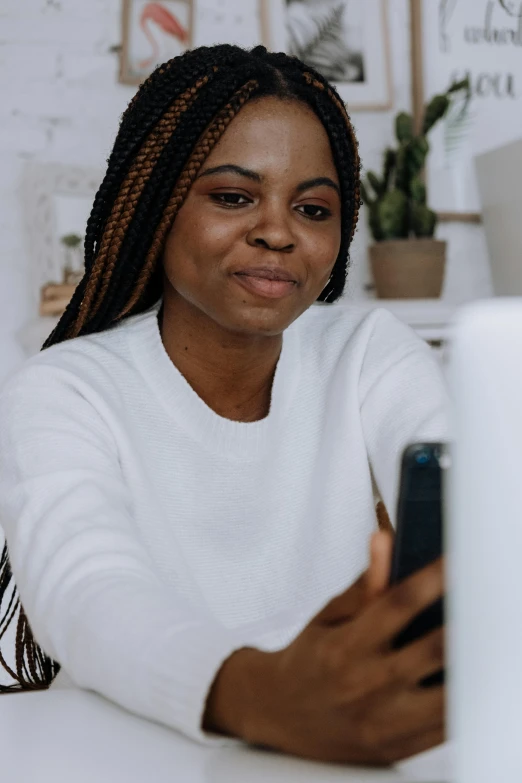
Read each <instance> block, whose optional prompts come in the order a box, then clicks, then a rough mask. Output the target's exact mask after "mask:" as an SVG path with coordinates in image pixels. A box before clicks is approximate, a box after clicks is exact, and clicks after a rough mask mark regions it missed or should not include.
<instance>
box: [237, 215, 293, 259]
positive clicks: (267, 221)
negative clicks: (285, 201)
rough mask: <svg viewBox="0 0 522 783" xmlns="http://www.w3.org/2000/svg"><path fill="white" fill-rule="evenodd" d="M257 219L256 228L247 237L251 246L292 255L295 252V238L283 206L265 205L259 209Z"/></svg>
mask: <svg viewBox="0 0 522 783" xmlns="http://www.w3.org/2000/svg"><path fill="white" fill-rule="evenodd" d="M257 217H258V219H257V221H256V224H255V226H253V227H252V228H251V230H250V231H249V232H248V235H247V242H248V244H249V245H251V246H253V247H263V248H265V249H266V250H274V251H277V252H279V253H291V252H292V250H294V248H295V244H296V243H295V237H294V235H293V233H292V231H291V228H290V225H289V222H288V219H287V217H286V215H285V213H284V207H283V206H282V205H280V204H279V205H277V204H272V205H265V207H264V208H260V209H259V211H258V215H257Z"/></svg>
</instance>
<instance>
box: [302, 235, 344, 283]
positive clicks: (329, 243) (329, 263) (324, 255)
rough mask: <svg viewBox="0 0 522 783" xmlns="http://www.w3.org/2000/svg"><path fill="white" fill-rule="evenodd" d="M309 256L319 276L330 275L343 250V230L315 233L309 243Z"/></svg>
mask: <svg viewBox="0 0 522 783" xmlns="http://www.w3.org/2000/svg"><path fill="white" fill-rule="evenodd" d="M307 245H308V247H307V255H308V257H309V259H310V261H311V263H312V264H313V265H314V267H315V269H317V272H318V273H319V274H329V273H330V271H331V269H332V267H333V265H334V264H335V262H336V261H337V257H338V255H339V251H340V249H341V228H340V226H339V228H335V227H333V228H332V229H331V230H327V231H324V232H319V231H315V232H313V234H312V235H311V236H310V238H309V241H308V243H307Z"/></svg>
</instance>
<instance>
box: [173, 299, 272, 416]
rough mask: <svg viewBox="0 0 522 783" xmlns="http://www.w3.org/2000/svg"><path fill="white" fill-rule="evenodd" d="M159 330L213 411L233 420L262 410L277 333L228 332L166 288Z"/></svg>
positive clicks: (180, 367)
mask: <svg viewBox="0 0 522 783" xmlns="http://www.w3.org/2000/svg"><path fill="white" fill-rule="evenodd" d="M160 332H161V339H162V341H163V345H164V347H165V350H166V352H167V354H168V356H169V357H170V359H171V361H172V362H173V363H174V364H175V365H176V367H177V368H178V370H179V371H180V372H181V374H182V375H183V376H184V378H185V379H186V381H187V382H188V383H189V384H190V385H191V386H192V388H193V389H194V391H195V392H196V394H197V395H198V396H199V397H201V399H202V400H203V401H204V402H205V403H206V404H207V405H208V406H209V408H211V409H212V410H213V411H214V412H215V413H217V414H218V415H220V416H223V417H224V418H227V419H231V420H233V421H258V420H260V419H263V418H265V417H266V416H267V415H268V412H269V409H270V399H271V391H272V383H273V379H274V373H275V369H276V367H277V362H278V359H279V356H280V353H281V347H282V335H275V336H270V337H267V336H261V335H251V334H239V333H233V332H230V331H228V330H226V329H224V328H223V327H221V326H220V325H219V324H217V323H216V322H215V321H213V320H212V319H211V318H210V317H209V316H207V315H206V314H205V313H202V312H201V310H198V309H197V308H196V307H194V306H193V305H191V304H190V303H189V302H187V301H186V300H184V299H183V298H182V297H180V296H178V295H177V294H174V295H172V294H168V293H167V292H165V296H164V299H163V307H162V312H161V316H160Z"/></svg>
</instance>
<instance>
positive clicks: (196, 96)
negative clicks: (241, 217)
mask: <svg viewBox="0 0 522 783" xmlns="http://www.w3.org/2000/svg"><path fill="white" fill-rule="evenodd" d="M265 96H266V97H268V96H275V97H279V98H281V99H283V100H297V101H301V102H303V103H306V104H307V105H308V106H310V107H311V108H312V110H313V111H314V112H315V114H316V115H317V116H318V118H319V119H320V120H321V122H322V124H323V126H324V128H325V130H326V132H327V133H328V137H329V139H330V144H331V147H332V152H333V156H334V161H335V165H336V167H337V170H338V174H339V180H340V183H341V196H342V213H341V217H342V220H341V247H340V251H339V255H338V258H337V260H336V263H335V265H334V268H333V271H332V274H331V277H330V280H329V281H328V283H327V285H326V287H325V289H324V290H323V291H322V293H321V295H320V296H319V301H322V302H334V301H335V300H337V299H338V298H339V297H340V296H341V294H342V293H343V291H344V286H345V283H346V275H347V268H348V258H349V248H350V244H351V241H352V239H353V235H354V233H355V230H356V226H357V221H358V216H359V206H360V160H359V154H358V147H357V140H356V138H355V133H354V130H353V127H352V124H351V122H350V118H349V116H348V114H347V112H346V109H345V107H344V104H343V102H342V100H341V98H340V97H339V95H338V93H337V92H336V90H335V89H334V87H333V86H332V85H330V84H329V83H328V82H327V81H326V80H325V79H324V78H323V77H322V76H321V75H320V74H319V73H318V72H317V71H315V70H314V69H313V68H310V67H309V66H307V65H305V64H304V63H302V62H301V61H300V60H298V59H297V58H295V57H289V56H288V55H286V54H283V53H269V52H268V51H267V50H266V49H265V48H264V47H262V46H257V47H255V48H254V49H252V50H250V51H247V50H244V49H241V48H239V47H237V46H231V45H228V44H223V45H219V46H213V47H200V48H198V49H193V50H191V51H188V52H185V54H183V55H181V56H180V57H176V58H174V59H172V60H170V61H169V62H167V63H165V64H164V65H161V66H159V67H158V68H157V69H156V70H155V71H154V73H153V74H151V76H150V77H149V78H148V79H147V80H146V81H145V82H144V84H143V85H142V86H141V87H140V89H139V90H138V91H137V93H136V95H135V96H134V98H133V99H132V101H131V102H130V104H129V106H128V108H127V109H126V111H125V112H124V114H123V116H122V118H121V122H120V128H119V132H118V135H117V138H116V141H115V143H114V147H113V149H112V152H111V154H110V156H109V159H108V166H107V172H106V175H105V177H104V179H103V182H102V183H101V185H100V188H99V190H98V192H97V194H96V197H95V200H94V204H93V208H92V212H91V215H90V217H89V220H88V223H87V229H86V235H85V274H84V276H83V278H82V280H81V281H80V283H79V284H78V286H77V287H76V290H75V292H74V294H73V296H72V299H71V301H70V303H69V305H68V306H67V308H66V310H65V312H64V314H63V315H62V317H61V319H60V321H59V322H58V324H57V326H56V328H55V329H54V331H53V332H52V333H51V334H50V336H49V337H48V338H47V340H46V342H45V343H44V345H43V348H48V347H50V346H51V345H55V344H57V343H59V342H63V341H64V340H67V339H70V338H74V337H78V336H81V335H87V334H94V333H95V332H99V331H103V330H106V329H109V328H111V327H112V326H114V325H115V324H116V323H117V322H118V321H120V320H121V319H122V318H126V317H129V316H131V315H135V314H137V313H140V312H143V311H144V310H145V309H147V308H148V307H149V306H151V305H152V304H154V303H155V302H157V301H158V299H159V298H160V296H161V294H162V284H163V281H162V266H161V257H162V253H163V248H164V245H165V241H166V239H167V236H168V234H169V232H170V231H171V229H172V226H173V224H174V222H175V219H176V215H177V214H178V212H179V210H180V209H181V207H182V206H183V203H184V202H185V199H186V197H187V194H188V192H189V191H190V188H191V186H192V184H193V182H194V181H195V179H196V178H197V176H198V172H199V171H200V169H201V166H202V165H203V164H204V162H205V161H206V159H207V158H208V156H209V155H210V153H211V152H212V150H213V149H214V147H215V145H216V144H217V142H218V141H219V140H220V138H221V137H222V135H223V134H224V133H225V132H226V129H227V127H228V125H229V124H230V122H232V120H233V119H234V117H236V116H237V114H238V113H239V112H240V111H241V108H242V107H243V106H244V105H245V103H247V102H248V101H249V100H255V99H258V98H262V97H265ZM15 623H16V641H15V645H16V654H15V667H14V669H13V668H12V667H10V666H9V665H8V663H7V662H6V660H5V659H4V658H3V657H2V655H1V653H0V666H2V667H3V668H4V669H5V670H6V671H7V672H8V673H9V675H10V676H11V678H12V679H13V680H14V684H13V685H12V686H3V687H2V686H0V692H2V691H7V690H19V689H23V690H28V689H38V688H46V687H48V686H49V685H50V683H51V682H52V680H53V679H54V677H55V676H56V674H57V672H58V671H59V668H60V667H59V665H58V664H57V663H55V662H54V661H52V660H51V659H50V658H48V656H46V655H45V653H44V652H43V650H42V649H41V648H40V647H39V646H38V644H37V643H36V642H35V640H34V638H33V636H32V633H31V629H30V627H29V623H28V621H27V618H26V615H25V613H24V611H23V608H22V606H21V604H20V599H19V596H18V591H17V589H16V585H15V584H14V582H13V578H12V572H11V566H10V562H9V557H8V551H7V547H4V550H3V553H2V555H1V558H0V642H1V641H2V638H4V637H5V634H6V632H7V629H8V628H9V627H10V626H12V625H13V624H15Z"/></svg>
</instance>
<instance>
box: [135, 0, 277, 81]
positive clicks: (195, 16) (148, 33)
mask: <svg viewBox="0 0 522 783" xmlns="http://www.w3.org/2000/svg"><path fill="white" fill-rule="evenodd" d="M122 2H123V6H122V8H123V15H122V25H123V31H122V48H121V66H120V82H122V83H124V84H140V83H141V82H142V81H143V80H144V79H146V78H147V76H149V74H150V73H152V71H153V70H154V69H155V68H156V67H157V66H158V65H160V64H161V63H164V62H166V61H167V60H170V59H171V58H172V57H176V56H178V55H180V54H182V53H183V52H184V51H186V50H187V49H191V48H193V47H196V46H212V45H214V44H218V43H233V44H238V45H239V46H244V47H247V48H248V47H252V46H256V45H257V44H260V43H262V44H264V45H265V46H267V48H271V31H272V28H273V27H274V26H276V25H277V22H275V21H274V17H273V14H272V12H271V7H272V0H161V2H155V3H151V2H147V0H122Z"/></svg>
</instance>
